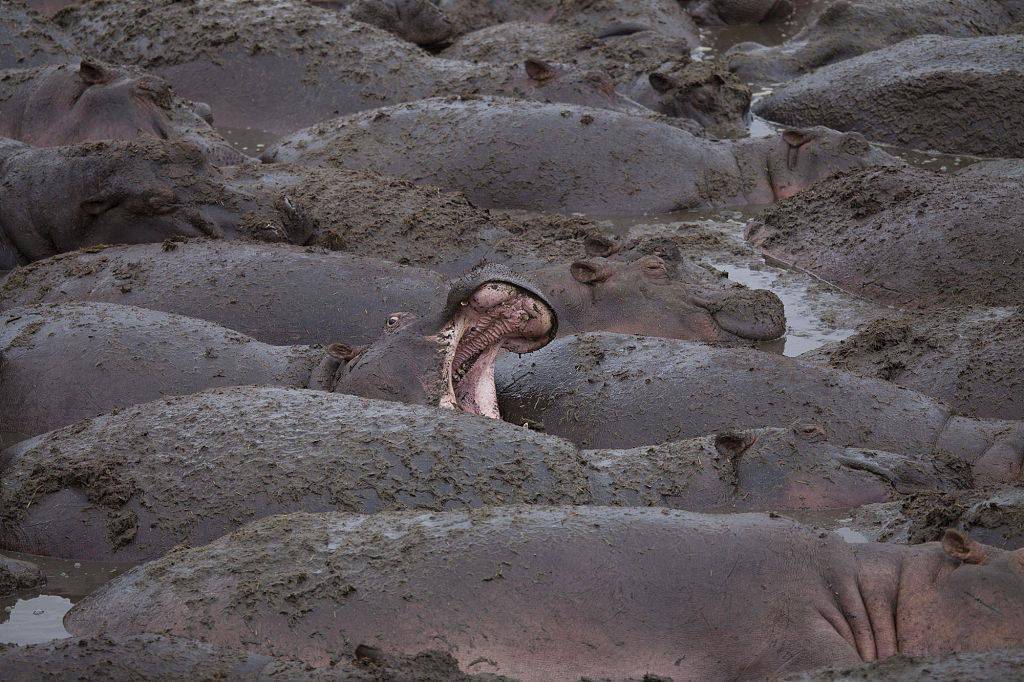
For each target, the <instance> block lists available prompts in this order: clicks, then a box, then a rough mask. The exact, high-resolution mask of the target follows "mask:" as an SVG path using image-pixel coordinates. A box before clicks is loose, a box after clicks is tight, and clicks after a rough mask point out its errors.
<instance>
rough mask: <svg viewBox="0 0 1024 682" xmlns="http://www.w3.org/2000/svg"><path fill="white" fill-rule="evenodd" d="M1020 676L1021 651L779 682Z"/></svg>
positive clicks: (913, 659) (953, 681)
mask: <svg viewBox="0 0 1024 682" xmlns="http://www.w3.org/2000/svg"><path fill="white" fill-rule="evenodd" d="M1022 673H1024V650H1021V649H1002V650H996V651H982V652H970V653H956V654H946V655H942V656H893V657H891V658H887V659H885V660H884V661H878V662H875V663H863V664H861V665H858V666H855V667H852V668H848V667H839V668H824V669H822V670H815V671H813V672H806V673H794V674H792V675H786V676H785V677H782V678H780V679H781V680H782V682H838V681H840V680H844V681H845V680H849V681H850V682H852V681H853V680H904V681H905V682H926V681H927V682H963V680H1013V679H1017V678H1019V677H1020V676H1021V674H1022Z"/></svg>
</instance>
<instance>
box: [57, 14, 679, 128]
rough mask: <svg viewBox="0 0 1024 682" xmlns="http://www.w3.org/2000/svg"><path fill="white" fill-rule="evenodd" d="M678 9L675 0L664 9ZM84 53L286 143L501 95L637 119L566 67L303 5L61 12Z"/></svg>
mask: <svg viewBox="0 0 1024 682" xmlns="http://www.w3.org/2000/svg"><path fill="white" fill-rule="evenodd" d="M663 1H664V2H669V3H671V4H673V5H674V4H675V0H663ZM56 20H57V21H59V22H60V24H61V25H62V26H63V27H65V28H66V29H68V30H69V31H70V32H72V33H74V34H75V35H77V36H80V37H81V40H82V46H81V47H82V49H84V50H87V51H88V52H89V53H90V54H93V55H96V56H99V57H101V58H103V59H105V60H107V61H109V62H112V63H118V64H132V65H134V66H138V67H141V68H144V69H146V70H147V71H149V72H151V73H155V74H156V75H159V76H161V77H163V78H165V79H166V80H167V81H168V82H170V83H171V85H172V86H173V87H174V89H175V91H176V92H177V93H178V94H180V95H182V96H183V97H187V98H189V99H193V100H197V101H202V102H206V103H207V104H209V105H210V106H211V107H212V108H213V111H215V112H216V113H217V122H218V125H221V126H228V127H232V128H245V127H252V128H256V129H259V130H264V131H270V132H273V133H277V134H287V133H290V132H293V131H295V130H298V129H299V128H302V127H304V126H308V125H311V124H313V123H316V122H318V121H322V120H325V119H328V118H331V117H334V116H338V115H343V114H349V113H352V112H357V111H364V110H368V109H374V108H376V107H380V106H384V105H388V104H395V103H397V102H408V101H413V100H418V99H421V98H425V97H434V96H440V95H467V96H468V95H474V94H478V93H479V94H490V95H507V96H512V97H520V98H536V99H539V100H541V101H568V102H571V103H578V104H586V105H590V106H609V107H612V108H615V109H617V110H621V111H624V112H627V113H631V114H639V113H643V112H644V111H645V110H644V108H643V107H641V106H640V105H638V104H636V103H635V102H631V101H630V100H628V99H627V98H625V97H623V96H622V95H619V94H618V93H616V92H615V91H614V88H612V86H611V84H610V82H608V81H607V79H606V78H605V79H601V78H600V77H595V76H594V75H593V74H589V73H583V72H580V71H579V70H574V69H571V68H563V69H553V70H545V71H542V72H539V73H535V72H534V70H533V69H532V67H530V66H529V65H528V64H513V65H507V64H470V63H468V62H461V61H455V60H448V59H439V58H436V57H432V56H430V55H429V54H427V53H426V52H424V51H423V50H421V49H420V48H418V47H416V46H415V45H412V44H410V43H407V42H405V41H403V40H401V39H399V38H397V37H395V36H393V35H391V34H390V33H387V32H385V31H382V30H380V29H378V28H375V27H373V26H370V25H368V24H364V23H362V22H359V21H355V20H353V19H351V18H350V17H347V16H345V15H341V14H338V13H336V12H331V11H330V10H326V9H322V8H319V7H315V6H312V5H308V4H305V3H301V2H280V1H279V0H255V1H254V0H197V1H196V2H189V3H181V2H177V0H156V1H154V2H147V3H145V4H139V3H138V2H136V1H135V0H111V1H109V2H102V3H99V2H97V3H88V4H86V5H83V6H81V7H76V8H71V9H68V10H65V11H63V12H62V13H61V14H59V15H58V17H57V19H56Z"/></svg>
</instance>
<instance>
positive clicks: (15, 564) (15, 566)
mask: <svg viewBox="0 0 1024 682" xmlns="http://www.w3.org/2000/svg"><path fill="white" fill-rule="evenodd" d="M44 582H45V581H44V579H43V574H42V573H41V572H40V570H39V567H38V566H36V565H35V564H33V563H30V562H28V561H19V560H18V559H11V558H10V557H6V556H4V555H3V554H0V597H3V596H6V595H8V594H11V593H12V592H16V591H18V590H23V589H27V588H30V587H35V586H36V585H41V584H43V583H44ZM0 646H2V645H0ZM5 673H6V669H5Z"/></svg>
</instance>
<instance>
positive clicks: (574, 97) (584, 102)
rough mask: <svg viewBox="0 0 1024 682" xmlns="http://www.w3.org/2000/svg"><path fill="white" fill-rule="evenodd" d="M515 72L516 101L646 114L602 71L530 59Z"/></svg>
mask: <svg viewBox="0 0 1024 682" xmlns="http://www.w3.org/2000/svg"><path fill="white" fill-rule="evenodd" d="M515 68H516V73H515V74H514V78H513V84H514V85H513V90H514V94H515V95H516V96H517V97H526V98H528V99H536V100H540V101H547V102H568V103H572V104H578V105H580V106H588V107H597V108H600V109H615V110H629V111H635V112H636V113H638V114H639V113H643V112H644V111H645V109H644V107H642V106H640V105H639V104H637V103H636V102H633V101H632V100H630V99H629V98H627V97H624V96H623V95H621V94H619V93H618V92H616V90H615V83H613V82H612V80H611V78H610V77H609V76H608V74H606V73H605V72H603V71H599V70H596V69H591V70H579V69H573V68H568V67H565V66H561V65H557V64H552V63H550V62H546V61H543V60H540V59H527V60H525V61H524V62H523V63H522V64H521V65H517V66H516V67H515ZM647 113H650V112H647Z"/></svg>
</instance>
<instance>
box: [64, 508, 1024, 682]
mask: <svg viewBox="0 0 1024 682" xmlns="http://www.w3.org/2000/svg"><path fill="white" fill-rule="evenodd" d="M1022 561H1024V553H1021V552H1007V551H1005V550H1000V549H996V548H993V547H988V546H985V545H982V544H980V543H977V542H975V541H974V540H971V539H970V538H969V537H967V536H965V535H963V534H961V533H959V532H957V531H950V532H949V533H947V535H946V536H944V538H943V541H942V543H928V544H925V545H919V546H916V547H899V546H893V545H886V544H877V543H867V544H846V543H845V542H843V541H842V540H841V539H840V538H839V537H838V536H836V535H833V534H830V533H818V532H810V531H809V530H807V529H805V528H803V527H801V526H799V525H797V524H794V523H792V522H790V521H785V520H781V519H771V518H768V517H766V516H762V515H726V516H721V515H719V516H704V515H700V514H692V513H685V512H675V511H668V510H657V509H650V510H648V509H610V508H606V507H589V508H588V507H554V508H552V507H540V508H523V507H498V508H491V509H488V510H481V511H473V512H447V513H432V514H411V513H407V512H406V513H401V512H398V513H396V512H386V513H382V514H375V515H372V516H353V515H347V514H293V515H289V516H280V517H274V518H271V519H266V520H264V521H260V522H257V523H255V524H251V525H250V526H248V527H247V528H245V529H242V530H239V531H236V532H235V533H233V534H231V535H229V536H227V537H225V538H222V539H220V540H217V541H215V542H213V543H211V544H209V545H206V546H205V547H202V548H198V549H190V550H183V551H178V552H174V553H172V554H170V555H168V556H167V557H165V558H163V559H158V560H156V561H154V562H152V563H149V564H146V565H143V566H140V567H138V568H135V569H133V570H132V571H130V572H129V573H126V574H124V575H122V576H120V577H118V578H116V579H115V580H114V581H112V582H111V583H109V584H108V585H107V586H106V587H104V588H101V589H100V590H99V591H98V592H95V593H93V594H92V595H91V596H89V597H87V598H86V599H85V600H83V601H82V602H80V603H79V604H78V605H76V606H75V607H74V608H73V609H72V610H71V612H70V613H69V614H68V616H67V618H66V619H65V624H66V626H67V627H68V628H69V630H71V631H72V632H74V633H76V634H86V633H93V632H106V633H108V634H109V635H110V636H126V635H132V634H136V633H146V632H158V631H159V632H161V633H166V634H172V635H177V636H188V637H196V638H201V639H204V640H206V641H209V642H211V643H214V644H218V645H229V646H230V645H235V644H237V643H240V642H243V641H244V642H246V643H247V644H249V645H251V646H253V647H254V650H255V651H258V652H259V653H264V654H280V655H288V656H294V657H297V658H299V659H300V660H304V661H307V662H310V663H314V664H322V663H325V662H327V661H328V660H329V658H330V657H331V655H332V654H334V653H340V654H346V653H350V652H352V651H353V648H354V647H356V646H357V645H360V644H362V645H366V646H372V647H375V648H380V649H382V650H392V651H398V652H403V651H405V652H409V651H417V650H420V649H422V648H424V646H426V645H427V644H428V643H436V642H438V641H443V642H445V644H446V645H447V646H448V647H449V648H450V649H451V650H452V652H453V653H454V654H455V656H456V657H457V659H458V660H459V662H460V664H462V665H463V666H468V667H469V669H470V670H475V669H476V667H478V666H479V665H480V663H479V662H480V661H481V660H484V661H487V664H488V668H489V669H490V670H491V671H493V672H497V673H501V674H507V675H511V676H514V677H516V678H519V679H523V680H570V679H577V678H578V677H579V676H581V675H583V676H597V675H600V676H602V677H605V676H607V677H613V678H620V677H626V676H629V675H630V674H631V673H635V671H637V670H644V671H647V672H648V673H649V674H655V675H664V676H675V677H676V678H679V679H700V680H755V679H763V678H765V677H766V676H774V675H779V674H781V673H785V672H796V671H801V670H809V669H814V668H818V667H821V666H825V665H854V664H857V663H860V662H861V661H865V660H867V661H871V660H877V659H885V658H888V657H890V656H892V655H895V654H909V655H923V654H939V653H944V652H953V651H974V650H986V649H993V648H998V647H1009V646H1020V645H1021V642H1022V641H1024V634H1022V633H1024V615H1022V609H1021V607H1022V606H1024V566H1022ZM299 575H301V576H303V579H302V580H301V581H300V579H299V578H298V577H297V576H299ZM297 583H300V584H301V586H300V587H299V588H296V584H297ZM538 605H543V606H542V607H539V606H538ZM740 613H742V617H740V616H739V614H740ZM683 614H691V615H692V614H701V616H702V617H699V618H692V617H690V616H686V615H683ZM253 631H256V632H259V633H261V636H260V637H258V638H256V637H253V636H252V632H253ZM271 633H272V636H267V635H271ZM313 633H318V636H313ZM751 638H753V639H754V640H756V641H761V642H763V643H764V644H763V646H758V647H753V648H751V647H749V646H745V643H749V642H750V641H751ZM474 662H476V663H475V665H472V666H471V665H470V664H471V663H474Z"/></svg>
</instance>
